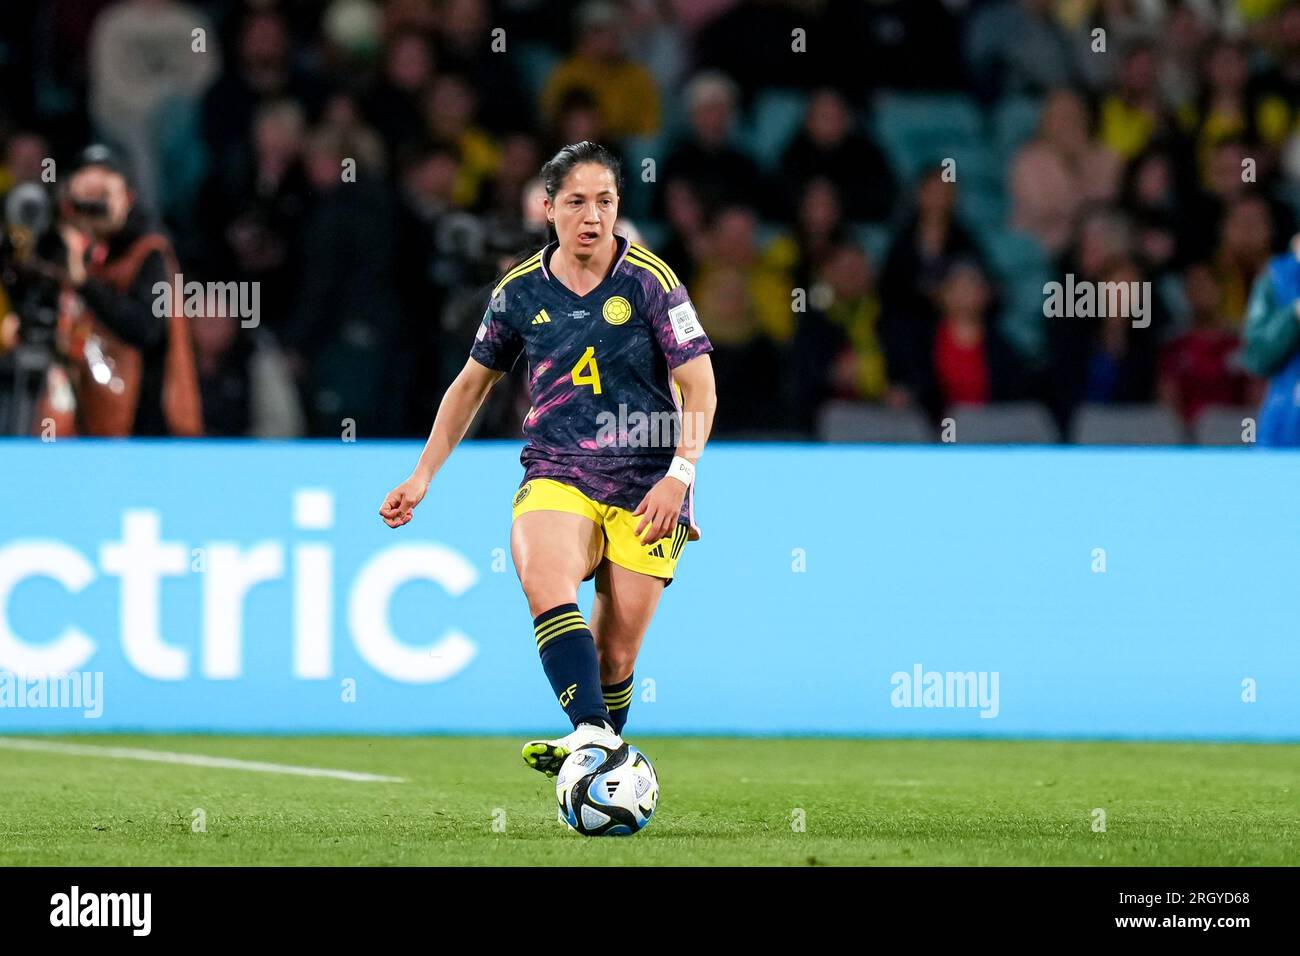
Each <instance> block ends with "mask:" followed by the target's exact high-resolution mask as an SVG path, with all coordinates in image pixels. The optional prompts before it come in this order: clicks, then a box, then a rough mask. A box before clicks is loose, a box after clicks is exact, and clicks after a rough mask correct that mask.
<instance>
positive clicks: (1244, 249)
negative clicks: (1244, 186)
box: [1214, 196, 1273, 327]
mask: <svg viewBox="0 0 1300 956" xmlns="http://www.w3.org/2000/svg"><path fill="white" fill-rule="evenodd" d="M1272 229H1273V223H1272V219H1271V216H1270V213H1269V208H1268V203H1266V202H1265V201H1264V200H1263V199H1262V198H1260V197H1259V196H1243V197H1242V198H1241V199H1238V200H1237V201H1236V202H1235V203H1233V204H1232V206H1231V208H1230V209H1229V210H1228V214H1227V215H1226V216H1225V217H1224V220H1223V230H1222V232H1221V233H1220V236H1219V246H1218V250H1217V251H1216V253H1215V256H1214V276H1215V280H1216V281H1217V282H1218V284H1219V288H1220V290H1221V297H1220V302H1219V311H1220V312H1221V313H1222V314H1224V315H1228V316H1232V317H1233V320H1234V325H1236V326H1238V327H1239V326H1240V324H1241V321H1242V318H1243V317H1244V316H1245V314H1246V299H1247V297H1248V296H1249V295H1250V286H1251V283H1252V282H1254V280H1255V276H1257V275H1258V274H1259V272H1260V270H1261V269H1263V268H1264V263H1265V262H1267V261H1268V257H1269V254H1270V253H1271V252H1272V245H1273V236H1272Z"/></svg>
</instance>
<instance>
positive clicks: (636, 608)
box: [591, 561, 664, 734]
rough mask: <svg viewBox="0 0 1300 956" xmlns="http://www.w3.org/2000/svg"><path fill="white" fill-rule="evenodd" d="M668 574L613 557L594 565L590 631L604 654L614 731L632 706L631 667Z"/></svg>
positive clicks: (603, 676) (603, 682)
mask: <svg viewBox="0 0 1300 956" xmlns="http://www.w3.org/2000/svg"><path fill="white" fill-rule="evenodd" d="M663 593H664V579H663V578H661V577H658V576H656V575H651V574H644V573H642V572H640V571H632V570H629V569H628V568H625V567H622V566H621V565H618V564H614V563H613V562H612V561H602V562H601V564H600V567H599V568H597V569H596V602H595V604H594V605H593V606H592V609H591V632H592V634H593V635H594V636H595V638H596V651H597V654H598V655H599V658H600V686H601V691H602V692H603V693H604V696H605V706H606V707H608V708H609V718H610V721H611V722H612V723H613V725H614V731H615V732H616V733H619V734H621V733H622V732H623V725H624V724H626V723H627V715H628V711H629V709H630V708H631V706H632V693H633V673H632V672H633V670H634V668H635V666H636V658H637V654H639V653H640V651H641V641H642V640H643V639H644V638H645V634H646V631H647V630H648V629H649V627H650V619H651V618H653V617H654V613H655V608H657V607H658V606H659V598H660V597H662V596H663Z"/></svg>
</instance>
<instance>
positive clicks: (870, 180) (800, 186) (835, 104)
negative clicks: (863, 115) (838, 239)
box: [781, 89, 897, 222]
mask: <svg viewBox="0 0 1300 956" xmlns="http://www.w3.org/2000/svg"><path fill="white" fill-rule="evenodd" d="M854 125H855V121H854V118H853V114H852V113H851V112H850V110H849V105H848V103H846V102H845V100H844V97H843V95H841V94H840V93H839V92H838V91H837V90H833V89H821V90H818V91H817V92H816V93H814V94H813V97H812V99H811V100H809V102H808V111H807V113H806V114H805V115H804V123H803V126H802V127H801V128H800V130H799V133H798V135H796V136H795V138H794V140H793V141H791V143H790V145H789V146H788V147H786V151H785V155H784V156H783V157H782V159H781V172H782V179H783V184H782V185H783V186H784V187H786V188H790V189H791V190H792V192H793V194H795V195H799V194H801V193H802V192H803V190H804V187H805V186H806V185H807V184H808V181H809V180H811V179H812V178H813V177H815V176H822V177H825V178H826V179H829V180H830V181H831V182H832V183H834V184H835V187H836V188H837V189H838V191H839V195H840V197H841V200H842V202H843V206H844V214H845V217H846V218H847V219H849V220H851V221H853V222H881V221H883V220H886V219H888V218H889V217H890V215H891V213H892V212H893V208H894V198H895V195H896V191H897V183H896V182H895V180H894V174H893V171H892V170H891V169H890V167H889V163H888V161H887V160H886V159H885V156H884V154H883V153H882V152H881V151H880V149H879V147H877V146H876V144H875V143H874V142H873V141H872V139H871V138H870V137H869V136H866V135H865V134H863V133H860V132H858V131H856V130H855V129H854Z"/></svg>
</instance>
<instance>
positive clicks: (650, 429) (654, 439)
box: [596, 402, 705, 449]
mask: <svg viewBox="0 0 1300 956" xmlns="http://www.w3.org/2000/svg"><path fill="white" fill-rule="evenodd" d="M704 427H705V416H704V413H703V412H691V413H690V414H682V413H681V412H676V411H665V412H641V411H629V410H628V407H627V405H625V404H623V403H622V402H620V403H619V406H618V412H617V413H615V412H611V411H605V412H601V413H600V414H599V415H597V416H596V445H597V446H598V447H600V448H668V449H676V448H680V447H681V446H682V444H683V442H684V443H685V444H686V446H687V447H688V448H695V447H698V443H699V440H700V439H701V438H702V437H704Z"/></svg>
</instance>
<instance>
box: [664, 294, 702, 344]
mask: <svg viewBox="0 0 1300 956" xmlns="http://www.w3.org/2000/svg"><path fill="white" fill-rule="evenodd" d="M668 321H669V322H671V323H672V326H673V335H675V336H676V337H677V344H678V345H683V344H685V343H686V342H689V341H690V340H691V339H695V338H699V337H700V336H701V335H703V334H704V327H703V326H702V325H700V320H699V319H698V318H696V317H695V309H694V308H693V307H692V306H691V304H690V303H689V302H683V303H682V304H681V305H678V306H674V307H673V308H671V309H669V310H668Z"/></svg>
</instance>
